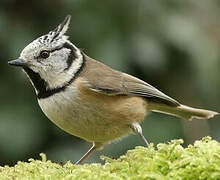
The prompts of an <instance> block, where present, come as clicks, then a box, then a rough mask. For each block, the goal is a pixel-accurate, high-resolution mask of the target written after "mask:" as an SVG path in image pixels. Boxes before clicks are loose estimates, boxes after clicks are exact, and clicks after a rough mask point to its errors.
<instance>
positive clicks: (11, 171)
mask: <svg viewBox="0 0 220 180" xmlns="http://www.w3.org/2000/svg"><path fill="white" fill-rule="evenodd" d="M182 143H183V140H173V141H171V142H170V143H169V144H158V145H157V148H155V147H154V146H153V144H151V145H150V147H149V148H145V147H136V148H135V149H133V150H129V151H128V152H127V153H126V155H124V156H121V157H120V158H119V159H117V160H113V159H110V158H107V157H102V158H103V159H104V160H105V164H104V165H101V164H95V163H94V164H84V165H73V164H72V163H70V162H67V163H66V164H65V165H63V166H62V165H59V164H56V163H52V162H51V161H49V160H47V159H46V156H45V155H44V154H41V158H42V160H34V159H30V160H29V162H18V163H17V164H16V165H15V166H14V167H8V166H5V167H1V168H0V179H4V180H7V179H8V180H9V179H10V180H11V179H50V180H58V179H80V180H81V179H86V180H87V179H89V180H93V179H115V180H121V179H131V180H137V179H138V180H142V179H143V180H144V179H158V180H160V179H161V180H166V179H167V180H168V179H181V180H182V179H192V180H195V179H206V180H207V179H220V143H218V142H217V141H214V140H211V138H210V137H205V138H203V139H202V140H201V141H196V142H195V143H194V145H189V146H188V147H187V148H183V147H182V146H181V144H182Z"/></svg>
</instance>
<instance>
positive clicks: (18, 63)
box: [8, 58, 26, 67]
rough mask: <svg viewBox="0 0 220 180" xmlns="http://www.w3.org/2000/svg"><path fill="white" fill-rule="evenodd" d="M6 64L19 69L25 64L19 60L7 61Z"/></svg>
mask: <svg viewBox="0 0 220 180" xmlns="http://www.w3.org/2000/svg"><path fill="white" fill-rule="evenodd" d="M8 64H9V65H12V66H21V67H24V66H26V63H25V62H24V60H23V59H20V58H18V59H15V60H11V61H8Z"/></svg>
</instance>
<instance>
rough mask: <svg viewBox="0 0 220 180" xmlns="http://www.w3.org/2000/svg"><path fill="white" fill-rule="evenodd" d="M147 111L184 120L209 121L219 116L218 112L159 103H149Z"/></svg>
mask: <svg viewBox="0 0 220 180" xmlns="http://www.w3.org/2000/svg"><path fill="white" fill-rule="evenodd" d="M149 109H150V110H151V111H155V112H161V113H164V114H169V115H173V116H177V117H180V118H182V119H186V120H192V119H193V118H196V119H209V118H212V117H214V116H215V115H217V114H219V113H218V112H214V111H209V110H204V109H197V108H192V107H189V106H185V105H182V104H181V105H179V106H176V107H172V106H168V105H164V104H159V103H150V104H149Z"/></svg>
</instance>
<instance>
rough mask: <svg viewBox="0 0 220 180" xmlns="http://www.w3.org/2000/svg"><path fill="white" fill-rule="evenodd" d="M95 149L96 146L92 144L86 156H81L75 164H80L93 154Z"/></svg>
mask: <svg viewBox="0 0 220 180" xmlns="http://www.w3.org/2000/svg"><path fill="white" fill-rule="evenodd" d="M96 149H97V146H96V144H95V142H93V144H92V147H91V148H90V149H89V150H88V152H87V153H86V154H84V155H83V157H81V158H80V160H78V161H77V162H76V163H75V164H82V163H83V162H84V161H85V160H86V159H87V158H88V157H89V156H90V155H91V154H92V153H93V152H95V151H96Z"/></svg>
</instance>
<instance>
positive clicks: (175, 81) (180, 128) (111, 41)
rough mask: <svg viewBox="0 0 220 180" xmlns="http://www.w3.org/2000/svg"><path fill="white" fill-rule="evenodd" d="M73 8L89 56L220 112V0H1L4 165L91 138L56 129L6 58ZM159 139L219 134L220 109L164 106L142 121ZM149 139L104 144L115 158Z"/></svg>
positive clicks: (55, 156)
mask: <svg viewBox="0 0 220 180" xmlns="http://www.w3.org/2000/svg"><path fill="white" fill-rule="evenodd" d="M67 14H70V15H72V20H71V25H70V28H69V31H68V33H67V34H68V35H69V36H70V40H71V41H72V42H73V43H74V44H75V45H76V46H78V47H80V48H82V49H83V50H84V52H85V53H86V54H88V55H89V56H90V57H93V58H95V59H98V60H100V61H102V62H104V63H105V64H107V65H109V66H111V67H113V68H115V69H117V70H120V71H124V72H127V73H129V74H132V75H135V76H137V77H139V78H141V79H143V80H145V81H146V82H148V83H150V84H152V85H153V86H155V87H157V88H158V89H160V90H161V91H163V92H164V93H166V94H167V95H169V96H171V97H173V98H175V99H177V100H178V101H180V102H182V103H184V104H186V105H191V106H195V107H200V108H206V109H211V110H216V111H219V112H220V101H219V98H220V91H219V89H220V20H219V17H220V1H218V0H212V1H207V0H200V1H191V0H185V1H180V0H166V1H159V0H148V1H146V0H138V1H135V0H120V1H116V0H115V1H114V0H112V1H98V0H92V1H91V0H62V1H59V0H53V1H49V0H48V1H43V0H38V1H25V0H19V1H16V0H1V1H0V50H1V51H0V52H1V53H0V82H1V85H0V96H1V100H0V165H5V164H10V165H12V164H14V163H15V162H16V161H17V160H22V161H25V160H27V159H28V158H30V157H33V158H38V156H39V153H41V152H45V153H46V154H47V156H48V158H49V159H51V160H53V161H56V162H66V161H67V160H71V161H72V162H74V161H76V160H78V159H79V158H80V157H81V156H82V155H83V154H84V153H85V152H86V151H87V150H88V148H89V146H90V144H89V143H87V142H85V141H83V140H80V139H78V138H76V137H73V136H71V135H68V134H67V133H65V132H63V131H61V130H60V129H58V128H57V127H56V126H55V125H54V124H53V123H52V122H50V121H49V120H48V119H47V118H46V117H45V115H44V114H43V113H42V112H41V110H40V108H39V106H38V104H37V100H36V96H35V93H34V90H33V87H32V86H31V84H30V82H29V81H28V79H27V77H26V76H25V74H24V73H22V72H21V70H20V69H17V68H13V67H9V66H8V65H7V61H8V60H10V59H15V58H17V57H18V56H19V53H20V52H21V50H22V49H23V48H24V47H25V46H26V45H27V44H28V43H30V42H31V41H32V40H34V39H35V38H37V37H39V36H41V35H43V34H46V33H47V32H49V31H50V30H52V29H54V28H55V27H56V26H57V25H58V24H59V23H60V22H62V21H63V19H64V18H65V16H66V15H67ZM143 130H144V134H145V136H146V137H147V139H148V141H150V142H153V143H155V144H157V143H159V142H168V141H170V140H171V139H176V138H183V139H184V140H185V145H187V144H189V143H193V142H194V141H195V140H197V139H200V138H201V137H203V136H206V135H210V136H212V137H213V138H214V139H216V140H220V117H219V116H217V117H215V118H213V119H211V120H209V121H206V120H195V121H192V122H187V121H184V120H180V119H178V118H175V117H171V116H167V115H162V114H158V113H152V114H150V115H149V116H148V117H147V119H146V120H145V121H144V123H143ZM136 145H143V142H142V141H141V140H140V138H139V137H137V136H134V135H130V136H129V137H127V138H123V139H122V140H119V141H116V142H115V143H113V144H111V145H106V146H105V149H104V150H102V151H100V152H97V153H95V154H94V155H93V156H92V157H91V158H90V159H89V161H90V162H94V161H95V162H100V159H99V156H100V155H101V154H104V155H107V156H110V157H114V158H117V157H119V156H120V155H122V154H123V153H125V152H126V151H127V150H128V149H131V148H134V147H135V146H136Z"/></svg>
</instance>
